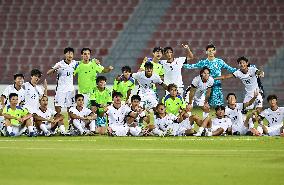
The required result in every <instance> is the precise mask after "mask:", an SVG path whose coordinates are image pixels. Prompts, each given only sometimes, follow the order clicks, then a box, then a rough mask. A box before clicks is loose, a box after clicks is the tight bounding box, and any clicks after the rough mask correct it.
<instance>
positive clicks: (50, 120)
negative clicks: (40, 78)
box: [33, 95, 69, 136]
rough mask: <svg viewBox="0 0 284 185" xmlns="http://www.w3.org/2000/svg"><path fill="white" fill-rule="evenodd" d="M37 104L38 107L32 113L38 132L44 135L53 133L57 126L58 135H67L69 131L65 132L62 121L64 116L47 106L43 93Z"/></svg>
mask: <svg viewBox="0 0 284 185" xmlns="http://www.w3.org/2000/svg"><path fill="white" fill-rule="evenodd" d="M39 104H40V107H39V109H38V110H37V111H36V112H35V113H34V114H33V118H34V122H35V126H36V127H37V129H38V131H39V133H42V132H43V134H44V135H45V136H50V135H52V134H55V129H56V128H59V130H60V135H63V136H65V135H69V133H67V132H66V130H65V126H64V121H63V119H64V116H63V115H62V114H58V113H57V112H56V111H54V110H52V109H49V108H48V107H47V106H48V97H47V96H45V95H43V96H42V97H41V98H40V99H39Z"/></svg>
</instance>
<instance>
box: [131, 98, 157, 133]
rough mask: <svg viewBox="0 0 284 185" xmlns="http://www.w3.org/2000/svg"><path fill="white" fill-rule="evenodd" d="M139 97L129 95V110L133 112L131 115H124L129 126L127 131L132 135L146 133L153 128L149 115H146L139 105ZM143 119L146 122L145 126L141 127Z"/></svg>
mask: <svg viewBox="0 0 284 185" xmlns="http://www.w3.org/2000/svg"><path fill="white" fill-rule="evenodd" d="M140 101H141V98H140V96H139V95H133V96H132V97H131V105H130V110H131V111H132V112H133V113H132V116H131V115H127V116H126V122H127V124H128V126H129V132H130V134H131V135H132V136H140V135H142V134H143V135H146V134H147V133H149V132H150V131H151V130H153V127H152V125H149V123H150V115H149V114H148V115H146V111H145V110H144V109H143V108H142V107H140ZM143 121H145V122H146V124H147V126H146V127H145V128H144V129H143V127H144V125H143Z"/></svg>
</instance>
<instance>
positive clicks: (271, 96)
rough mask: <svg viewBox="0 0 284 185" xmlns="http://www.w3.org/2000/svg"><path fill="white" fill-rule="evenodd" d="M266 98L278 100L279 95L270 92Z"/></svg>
mask: <svg viewBox="0 0 284 185" xmlns="http://www.w3.org/2000/svg"><path fill="white" fill-rule="evenodd" d="M266 99H267V101H268V102H269V101H270V100H274V99H275V100H277V99H278V97H277V96H276V95H275V94H270V95H268V96H267V98H266Z"/></svg>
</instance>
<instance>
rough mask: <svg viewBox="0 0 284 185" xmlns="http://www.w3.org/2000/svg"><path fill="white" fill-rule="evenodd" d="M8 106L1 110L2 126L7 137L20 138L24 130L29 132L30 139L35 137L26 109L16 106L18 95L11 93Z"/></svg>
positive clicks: (29, 115)
mask: <svg viewBox="0 0 284 185" xmlns="http://www.w3.org/2000/svg"><path fill="white" fill-rule="evenodd" d="M9 101H10V105H8V106H6V107H5V108H4V110H3V116H4V119H5V120H4V124H5V127H6V130H7V135H8V136H20V135H22V134H23V133H24V132H25V131H26V129H27V128H28V130H29V135H28V136H30V137H33V136H36V134H35V132H34V127H33V123H32V120H31V117H32V115H31V114H30V113H29V112H28V110H27V109H25V108H22V107H20V106H17V104H18V94H16V93H11V94H10V95H9Z"/></svg>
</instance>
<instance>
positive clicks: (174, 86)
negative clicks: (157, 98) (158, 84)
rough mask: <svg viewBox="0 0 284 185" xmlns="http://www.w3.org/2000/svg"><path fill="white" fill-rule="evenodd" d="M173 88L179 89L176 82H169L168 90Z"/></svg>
mask: <svg viewBox="0 0 284 185" xmlns="http://www.w3.org/2000/svg"><path fill="white" fill-rule="evenodd" d="M172 88H176V89H177V85H176V84H169V85H168V91H170V90H171V89H172Z"/></svg>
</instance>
